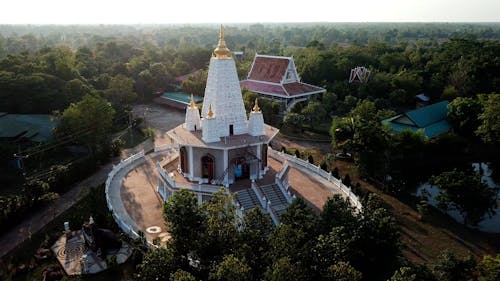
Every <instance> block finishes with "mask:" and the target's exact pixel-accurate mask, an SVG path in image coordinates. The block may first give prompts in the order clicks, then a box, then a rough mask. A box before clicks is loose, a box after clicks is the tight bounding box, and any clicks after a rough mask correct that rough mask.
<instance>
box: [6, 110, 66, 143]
mask: <svg viewBox="0 0 500 281" xmlns="http://www.w3.org/2000/svg"><path fill="white" fill-rule="evenodd" d="M56 126H57V121H53V120H52V118H51V116H50V115H48V114H6V115H3V116H1V117H0V138H10V139H16V138H20V137H23V138H28V139H31V140H33V141H37V142H41V141H45V140H47V139H48V138H50V137H51V135H52V129H53V128H54V127H56Z"/></svg>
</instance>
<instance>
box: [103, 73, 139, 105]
mask: <svg viewBox="0 0 500 281" xmlns="http://www.w3.org/2000/svg"><path fill="white" fill-rule="evenodd" d="M105 96H106V98H107V99H108V100H109V101H110V102H111V103H112V104H113V106H114V107H115V108H123V107H125V106H127V105H129V104H131V103H132V102H133V101H135V99H136V98H137V94H136V93H135V92H134V80H133V79H131V78H127V77H126V76H124V75H122V74H118V75H116V76H115V77H113V78H111V80H110V81H109V84H108V89H106V90H105Z"/></svg>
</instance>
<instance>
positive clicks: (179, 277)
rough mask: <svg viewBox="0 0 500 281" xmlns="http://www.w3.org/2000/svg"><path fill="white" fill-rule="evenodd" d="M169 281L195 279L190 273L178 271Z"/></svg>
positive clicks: (191, 280)
mask: <svg viewBox="0 0 500 281" xmlns="http://www.w3.org/2000/svg"><path fill="white" fill-rule="evenodd" d="M170 281H196V278H195V277H194V276H193V275H192V274H191V273H189V272H187V271H184V270H182V269H178V270H177V271H176V272H175V273H174V274H172V275H171V276H170Z"/></svg>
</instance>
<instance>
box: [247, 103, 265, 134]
mask: <svg viewBox="0 0 500 281" xmlns="http://www.w3.org/2000/svg"><path fill="white" fill-rule="evenodd" d="M248 134H249V135H251V136H262V135H264V117H263V116H262V112H261V111H260V108H259V103H258V101H257V99H255V105H254V107H253V110H252V112H250V118H249V120H248Z"/></svg>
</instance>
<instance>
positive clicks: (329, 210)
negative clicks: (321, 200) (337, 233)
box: [319, 194, 357, 233]
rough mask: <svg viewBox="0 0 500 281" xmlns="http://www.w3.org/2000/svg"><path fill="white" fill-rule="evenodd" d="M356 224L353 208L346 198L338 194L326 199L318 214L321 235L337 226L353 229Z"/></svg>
mask: <svg viewBox="0 0 500 281" xmlns="http://www.w3.org/2000/svg"><path fill="white" fill-rule="evenodd" d="M356 223H357V218H356V216H355V213H354V207H353V206H352V205H351V203H350V201H349V199H348V198H345V197H344V196H341V195H338V194H335V195H334V196H333V197H330V198H328V200H327V201H326V203H325V205H324V206H323V211H322V212H321V214H320V220H319V225H320V228H321V232H322V233H329V232H330V231H331V230H332V228H334V227H339V226H343V227H346V228H348V229H353V228H354V227H355V225H356Z"/></svg>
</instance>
